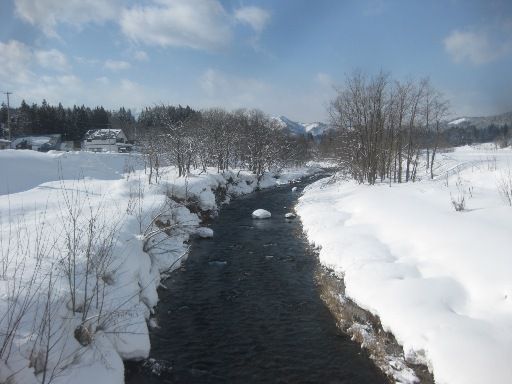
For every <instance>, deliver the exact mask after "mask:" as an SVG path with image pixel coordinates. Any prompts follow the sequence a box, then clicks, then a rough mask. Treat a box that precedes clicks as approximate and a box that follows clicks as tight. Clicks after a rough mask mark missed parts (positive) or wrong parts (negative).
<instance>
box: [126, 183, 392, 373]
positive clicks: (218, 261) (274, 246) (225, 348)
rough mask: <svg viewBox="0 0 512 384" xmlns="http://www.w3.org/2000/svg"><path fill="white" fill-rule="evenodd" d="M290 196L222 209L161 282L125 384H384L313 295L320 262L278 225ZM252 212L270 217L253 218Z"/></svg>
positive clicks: (258, 197) (276, 193)
mask: <svg viewBox="0 0 512 384" xmlns="http://www.w3.org/2000/svg"><path fill="white" fill-rule="evenodd" d="M310 182H311V181H310ZM305 184H306V183H297V184H294V185H296V186H298V187H299V190H300V189H301V188H303V187H304V185H305ZM298 196H299V194H298V193H292V192H291V186H285V187H280V188H275V189H272V190H267V191H262V192H257V193H254V194H252V195H249V196H245V197H243V198H240V199H236V200H233V201H232V202H231V203H230V204H229V205H228V206H226V207H224V208H223V209H222V211H221V213H220V215H219V216H218V217H217V218H216V219H215V221H214V222H213V224H212V229H213V230H214V238H213V239H211V240H197V241H195V242H194V243H193V244H192V248H191V251H190V256H189V258H188V260H187V261H186V262H185V265H184V268H183V269H182V270H179V271H177V272H175V273H174V274H173V275H172V276H171V277H170V278H169V279H168V280H167V281H166V286H167V287H168V288H169V289H168V290H167V291H162V292H160V298H161V301H160V304H159V306H158V314H157V322H158V324H159V325H160V328H156V329H154V330H153V331H152V335H151V345H152V351H151V359H149V360H148V361H145V362H142V363H127V365H126V367H127V374H126V382H127V383H386V382H387V381H386V379H385V378H384V377H383V375H382V374H381V373H380V372H379V371H378V370H377V369H376V368H375V367H374V366H373V364H372V363H371V361H370V360H369V359H368V358H367V357H366V356H365V355H364V354H363V353H362V352H361V349H360V347H359V346H358V345H356V344H355V343H353V342H351V341H350V340H349V339H348V338H347V337H346V336H345V335H343V334H340V333H339V331H338V329H337V327H336V324H335V321H334V319H333V318H332V316H331V314H330V313H329V311H328V310H327V308H326V307H325V306H324V304H323V302H322V300H321V299H320V297H319V294H318V290H317V287H316V284H315V279H314V272H315V268H316V267H317V265H318V264H317V263H318V261H317V259H316V257H315V255H314V253H313V252H312V250H311V249H310V247H309V246H308V244H307V241H306V240H305V239H304V237H303V236H302V228H301V225H300V221H299V220H298V219H295V220H287V219H285V217H284V215H285V214H286V213H287V212H289V209H286V208H285V207H292V206H293V204H294V202H295V201H296V199H297V197H298ZM257 208H264V209H267V210H269V211H270V212H271V213H272V218H270V219H266V220H254V219H252V218H251V213H252V212H253V211H254V210H255V209H257Z"/></svg>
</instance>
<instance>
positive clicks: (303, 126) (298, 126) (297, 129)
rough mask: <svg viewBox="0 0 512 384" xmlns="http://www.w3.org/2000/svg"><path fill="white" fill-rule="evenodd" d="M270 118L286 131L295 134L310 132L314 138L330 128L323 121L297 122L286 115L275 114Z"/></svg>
mask: <svg viewBox="0 0 512 384" xmlns="http://www.w3.org/2000/svg"><path fill="white" fill-rule="evenodd" d="M272 119H273V120H274V121H276V122H277V123H278V124H279V126H280V127H281V128H282V129H286V130H288V132H290V133H291V134H292V135H295V136H300V135H307V134H311V136H313V137H314V138H319V137H321V136H323V135H324V134H325V133H326V132H327V131H328V130H330V129H332V128H331V127H330V126H329V125H327V124H325V123H321V122H314V123H299V122H297V121H293V120H290V119H288V118H287V117H286V116H276V117H273V118H272Z"/></svg>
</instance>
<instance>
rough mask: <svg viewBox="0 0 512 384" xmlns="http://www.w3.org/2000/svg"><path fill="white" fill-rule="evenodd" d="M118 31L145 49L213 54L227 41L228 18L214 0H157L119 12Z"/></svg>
mask: <svg viewBox="0 0 512 384" xmlns="http://www.w3.org/2000/svg"><path fill="white" fill-rule="evenodd" d="M120 24H121V29H122V31H123V33H124V34H125V35H126V36H127V37H129V38H130V39H132V40H134V41H136V42H139V43H143V44H148V45H158V46H163V47H166V46H176V47H189V48H194V49H206V50H214V49H218V48H220V47H224V46H226V45H227V44H228V43H229V42H230V40H231V38H232V34H231V28H230V22H229V15H228V14H227V13H226V12H225V10H224V8H223V7H222V5H221V4H220V3H219V2H218V1H217V0H158V1H156V3H155V4H153V5H150V6H138V7H134V8H131V9H125V10H123V12H122V14H121V18H120Z"/></svg>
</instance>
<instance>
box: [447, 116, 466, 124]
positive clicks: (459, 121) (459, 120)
mask: <svg viewBox="0 0 512 384" xmlns="http://www.w3.org/2000/svg"><path fill="white" fill-rule="evenodd" d="M466 120H467V119H466V118H465V117H461V118H460V119H456V120H453V121H450V122H449V123H448V125H457V124H460V123H463V122H465V121H466Z"/></svg>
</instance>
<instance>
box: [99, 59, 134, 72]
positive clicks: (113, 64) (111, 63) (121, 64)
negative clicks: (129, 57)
mask: <svg viewBox="0 0 512 384" xmlns="http://www.w3.org/2000/svg"><path fill="white" fill-rule="evenodd" d="M104 66H105V68H107V69H110V70H111V71H119V70H123V69H128V68H130V67H131V64H130V63H129V62H127V61H122V60H110V59H109V60H107V61H105V64H104Z"/></svg>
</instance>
